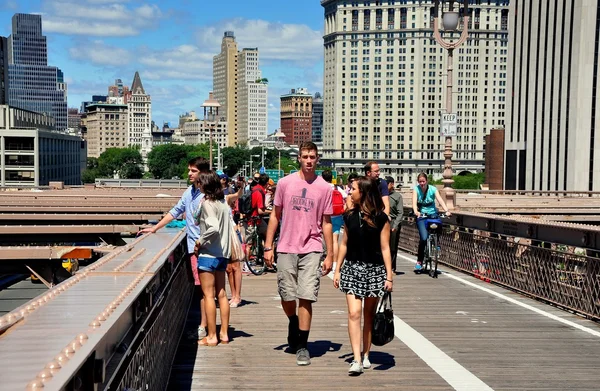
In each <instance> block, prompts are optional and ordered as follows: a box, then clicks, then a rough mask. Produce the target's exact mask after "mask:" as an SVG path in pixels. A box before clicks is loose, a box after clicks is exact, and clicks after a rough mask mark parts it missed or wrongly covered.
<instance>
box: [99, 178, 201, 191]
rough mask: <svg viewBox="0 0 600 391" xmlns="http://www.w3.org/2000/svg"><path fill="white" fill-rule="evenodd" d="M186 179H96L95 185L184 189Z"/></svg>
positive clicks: (186, 184)
mask: <svg viewBox="0 0 600 391" xmlns="http://www.w3.org/2000/svg"><path fill="white" fill-rule="evenodd" d="M188 186H189V185H188V183H187V181H184V180H180V179H112V178H104V179H102V178H98V179H96V187H143V188H166V189H185V188H186V187H188Z"/></svg>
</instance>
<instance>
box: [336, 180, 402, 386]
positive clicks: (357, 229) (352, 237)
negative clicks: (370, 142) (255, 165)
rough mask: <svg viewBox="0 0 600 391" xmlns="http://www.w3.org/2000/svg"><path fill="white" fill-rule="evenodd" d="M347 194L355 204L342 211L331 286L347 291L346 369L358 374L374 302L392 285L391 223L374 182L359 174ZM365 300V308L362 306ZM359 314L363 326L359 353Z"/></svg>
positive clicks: (367, 365) (365, 362) (366, 349)
mask: <svg viewBox="0 0 600 391" xmlns="http://www.w3.org/2000/svg"><path fill="white" fill-rule="evenodd" d="M352 186H353V190H352V193H351V195H350V197H352V201H353V202H354V208H352V209H351V210H349V211H348V212H347V213H346V214H344V226H345V227H344V236H343V238H342V243H341V245H340V249H339V252H338V256H337V260H336V268H335V274H334V277H333V286H334V287H335V288H337V289H340V290H341V291H342V292H344V293H345V294H346V303H347V304H348V335H349V337H350V345H351V346H352V354H353V360H352V362H351V363H350V369H349V370H348V373H349V374H350V375H360V374H361V373H362V372H363V369H365V368H366V369H368V368H370V367H371V362H370V360H369V352H370V351H371V332H372V329H373V319H374V317H375V311H376V309H377V302H378V301H379V298H380V297H382V296H383V294H384V292H385V291H386V290H387V291H391V290H392V287H393V281H394V280H393V277H394V276H393V272H392V261H391V255H390V223H389V221H388V216H387V215H386V214H385V212H384V208H385V206H384V204H383V199H382V197H381V193H380V191H379V190H378V184H377V182H376V181H375V180H374V179H372V178H368V177H359V178H358V179H356V180H355V181H354V182H353V183H352ZM363 304H364V310H363ZM361 317H364V326H363V330H362V354H363V355H362V357H361V346H360V342H361V329H360V324H361Z"/></svg>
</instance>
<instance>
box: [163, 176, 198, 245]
mask: <svg viewBox="0 0 600 391" xmlns="http://www.w3.org/2000/svg"><path fill="white" fill-rule="evenodd" d="M203 198H204V194H203V193H202V192H201V191H200V190H199V189H196V187H194V186H193V185H192V186H190V187H188V189H187V190H186V191H185V192H184V193H183V195H182V196H181V199H180V200H179V202H178V203H177V205H175V206H174V207H173V209H171V210H170V211H169V213H170V214H171V216H173V217H174V218H179V217H180V216H181V215H182V214H183V213H185V233H186V234H187V247H188V253H190V254H192V253H193V252H194V246H195V245H196V240H198V238H199V237H200V227H199V226H198V225H197V224H196V221H195V219H194V213H196V212H197V211H198V207H199V206H200V201H201V200H202V199H203Z"/></svg>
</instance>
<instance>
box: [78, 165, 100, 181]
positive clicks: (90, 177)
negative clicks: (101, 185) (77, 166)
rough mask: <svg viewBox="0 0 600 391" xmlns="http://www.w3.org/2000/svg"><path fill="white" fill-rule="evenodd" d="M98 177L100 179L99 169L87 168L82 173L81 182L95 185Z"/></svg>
mask: <svg viewBox="0 0 600 391" xmlns="http://www.w3.org/2000/svg"><path fill="white" fill-rule="evenodd" d="M97 177H99V175H98V169H97V168H86V169H85V170H83V172H82V173H81V181H82V182H83V183H94V182H96V178H97Z"/></svg>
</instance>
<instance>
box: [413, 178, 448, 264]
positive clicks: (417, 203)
mask: <svg viewBox="0 0 600 391" xmlns="http://www.w3.org/2000/svg"><path fill="white" fill-rule="evenodd" d="M417 182H418V185H416V186H415V188H414V190H413V195H412V208H413V212H415V216H417V228H418V229H419V252H418V253H417V263H416V264H415V270H421V268H422V267H423V259H424V258H425V246H426V245H427V238H428V237H429V233H428V232H427V222H428V221H429V220H437V219H439V215H438V210H437V207H436V206H435V201H436V200H437V202H438V203H439V204H440V205H441V206H442V208H443V209H444V211H446V215H448V216H450V211H449V210H448V207H447V206H446V202H444V199H443V198H442V196H441V195H440V192H439V191H438V190H437V188H436V187H435V186H429V184H428V183H427V174H425V173H423V172H422V173H420V174H419V175H418V176H417ZM423 214H424V215H426V217H421V215H423ZM438 221H439V220H438Z"/></svg>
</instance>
